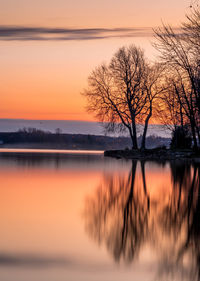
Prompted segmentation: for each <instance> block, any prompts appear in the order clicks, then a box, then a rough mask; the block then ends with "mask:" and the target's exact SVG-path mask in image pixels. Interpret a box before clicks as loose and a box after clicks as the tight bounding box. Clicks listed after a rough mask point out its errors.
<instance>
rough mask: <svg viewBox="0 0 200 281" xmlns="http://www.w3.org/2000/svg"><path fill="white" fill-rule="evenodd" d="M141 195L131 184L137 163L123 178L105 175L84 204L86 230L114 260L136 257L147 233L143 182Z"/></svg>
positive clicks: (143, 169) (130, 259)
mask: <svg viewBox="0 0 200 281" xmlns="http://www.w3.org/2000/svg"><path fill="white" fill-rule="evenodd" d="M141 166H142V171H143V193H141V190H140V189H139V188H138V186H136V184H135V177H136V169H137V162H135V161H133V162H132V167H131V170H130V173H129V174H128V175H126V176H124V177H122V176H121V177H120V176H119V177H117V176H116V175H115V176H114V177H112V176H107V177H106V178H105V182H104V184H103V185H102V186H100V187H99V188H98V189H97V192H96V194H95V196H94V198H92V199H88V201H87V204H86V213H85V214H86V219H87V223H86V224H87V231H88V233H89V234H90V236H92V237H93V238H94V239H95V240H97V241H98V242H99V243H101V242H102V241H105V243H106V246H107V248H108V250H109V252H111V254H112V255H113V257H114V259H115V260H116V261H119V260H120V259H121V258H122V257H123V259H124V260H125V261H127V262H130V261H132V260H133V259H134V257H135V256H137V255H138V253H139V249H140V246H141V244H142V242H143V241H144V240H145V237H146V235H147V233H148V212H149V196H148V193H147V188H146V181H145V168H144V163H141Z"/></svg>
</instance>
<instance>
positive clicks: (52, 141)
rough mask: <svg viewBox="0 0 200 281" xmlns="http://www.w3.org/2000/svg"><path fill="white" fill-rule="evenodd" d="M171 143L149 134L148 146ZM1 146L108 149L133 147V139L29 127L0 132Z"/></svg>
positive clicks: (166, 139)
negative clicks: (54, 131) (49, 130)
mask: <svg viewBox="0 0 200 281" xmlns="http://www.w3.org/2000/svg"><path fill="white" fill-rule="evenodd" d="M138 142H139V143H140V142H141V137H140V138H139V139H138ZM169 143H170V139H169V138H162V137H156V136H149V137H147V141H146V145H147V148H153V147H157V146H163V145H165V146H169ZM0 147H13V148H14V147H15V148H17V147H20V148H52V149H92V150H94V149H95V150H108V149H125V148H131V140H130V138H128V137H109V136H96V135H83V134H63V133H60V131H59V130H58V131H57V133H54V134H53V133H50V132H44V131H41V130H37V129H31V128H29V129H26V130H21V131H18V132H7V133H5V132H2V133H0Z"/></svg>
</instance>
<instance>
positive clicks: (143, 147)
mask: <svg viewBox="0 0 200 281" xmlns="http://www.w3.org/2000/svg"><path fill="white" fill-rule="evenodd" d="M151 115H152V108H151V109H150V112H149V114H148V115H147V118H146V120H145V124H144V131H143V135H142V143H141V150H144V149H145V148H146V135H147V129H148V124H149V119H150V118H151Z"/></svg>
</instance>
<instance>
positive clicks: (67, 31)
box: [0, 26, 153, 41]
mask: <svg viewBox="0 0 200 281" xmlns="http://www.w3.org/2000/svg"><path fill="white" fill-rule="evenodd" d="M149 36H153V31H152V28H150V27H141V28H46V27H26V26H0V40H1V41H2V40H4V41H5V40H15V41H31V40H32V41H47V40H63V41H70V40H100V39H107V38H122V37H149Z"/></svg>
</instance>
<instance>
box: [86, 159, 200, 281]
mask: <svg viewBox="0 0 200 281" xmlns="http://www.w3.org/2000/svg"><path fill="white" fill-rule="evenodd" d="M145 166H146V162H144V161H140V162H136V161H132V166H131V169H130V172H129V174H128V173H127V174H121V175H120V174H112V175H111V174H109V175H106V176H105V178H104V181H103V183H102V184H101V185H100V186H99V187H98V188H97V190H96V193H95V194H94V196H93V197H92V198H88V199H87V201H86V208H85V221H86V230H87V232H88V234H89V235H90V237H92V238H93V239H94V240H95V241H98V243H100V244H101V243H105V244H106V247H107V249H108V251H109V253H111V255H112V256H113V257H114V259H115V261H120V260H124V261H125V262H131V261H133V260H134V259H137V257H139V254H140V252H141V250H142V246H144V245H145V244H146V243H149V245H150V247H153V250H154V252H156V255H157V259H158V275H157V277H158V280H179V278H180V280H200V165H199V164H197V163H194V164H189V163H187V162H180V163H177V162H171V163H169V167H170V173H171V185H170V186H169V187H167V192H166V194H164V200H163V198H162V197H160V198H159V197H158V198H157V199H156V200H157V201H156V202H155V198H152V196H153V195H151V188H152V187H151V181H149V182H148V181H147V179H149V178H148V177H147V178H146V173H145ZM139 168H140V169H139ZM136 170H137V172H136ZM163 182H165V179H164V178H163ZM161 198H162V199H161ZM158 206H159V207H158ZM184 278H185V279H184Z"/></svg>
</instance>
